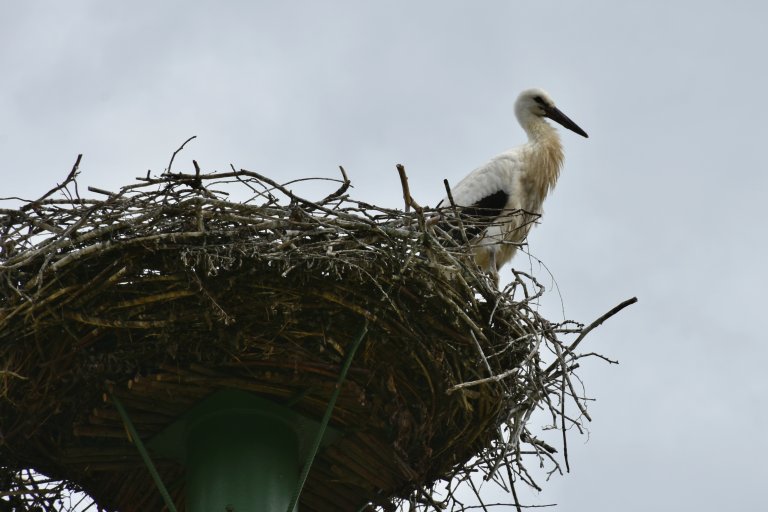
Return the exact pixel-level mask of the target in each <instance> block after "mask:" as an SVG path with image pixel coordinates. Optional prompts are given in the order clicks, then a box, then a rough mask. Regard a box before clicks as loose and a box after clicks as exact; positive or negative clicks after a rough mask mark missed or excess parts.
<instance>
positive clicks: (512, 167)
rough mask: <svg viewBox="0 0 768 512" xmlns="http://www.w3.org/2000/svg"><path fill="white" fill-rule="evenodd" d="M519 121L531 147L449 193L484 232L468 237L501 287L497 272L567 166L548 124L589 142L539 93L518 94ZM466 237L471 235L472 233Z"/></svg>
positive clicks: (494, 162)
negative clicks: (561, 170) (547, 119)
mask: <svg viewBox="0 0 768 512" xmlns="http://www.w3.org/2000/svg"><path fill="white" fill-rule="evenodd" d="M515 116H516V117H517V120H518V122H519V123H520V125H521V126H522V127H523V130H525V133H526V134H527V135H528V142H526V143H525V144H523V145H521V146H518V147H516V148H514V149H511V150H509V151H506V152H504V153H501V154H500V155H498V156H496V157H495V158H493V159H492V160H491V161H490V162H488V163H487V164H485V165H483V166H482V167H479V168H477V169H475V170H474V171H472V172H471V173H469V174H468V175H467V176H466V177H465V178H464V179H463V180H461V181H460V182H459V183H458V185H456V186H455V187H452V189H451V196H452V197H453V201H454V203H455V204H456V206H457V207H461V208H460V209H461V213H462V218H464V219H468V220H471V221H474V222H477V225H481V226H483V228H484V230H483V231H482V232H480V233H479V234H477V236H474V237H471V235H468V236H469V237H470V238H471V239H470V240H469V241H470V243H471V244H472V246H473V247H474V256H475V261H476V262H477V264H478V265H479V266H480V268H482V269H483V270H485V271H487V272H490V273H491V275H492V276H493V278H494V280H495V281H496V282H497V283H498V280H499V269H500V268H501V266H502V265H504V264H505V263H507V262H508V261H509V260H511V259H512V257H513V256H514V255H515V252H516V251H517V244H519V243H520V242H522V241H523V240H525V237H526V236H527V235H528V232H529V231H530V229H531V226H532V223H533V221H534V220H535V219H536V218H537V217H538V216H539V215H541V212H542V204H543V202H544V198H545V197H546V196H547V194H548V193H549V191H550V190H552V188H553V187H554V186H555V183H556V182H557V178H558V176H559V175H560V168H561V167H562V165H563V146H562V144H561V143H560V137H559V136H558V134H557V130H555V128H554V127H553V126H552V125H550V124H549V123H548V122H546V121H545V120H544V118H545V117H548V118H549V119H551V120H553V121H555V122H557V123H559V124H561V125H562V126H564V127H565V128H568V129H569V130H571V131H573V132H576V133H578V134H579V135H581V136H582V137H588V135H587V133H586V132H585V131H584V130H582V129H581V128H579V126H578V125H577V124H576V123H574V122H573V121H571V120H570V119H569V118H568V116H566V115H565V114H563V113H562V112H561V111H560V110H559V109H558V108H557V107H555V102H554V101H552V98H551V97H550V96H549V94H547V93H546V92H544V91H542V90H541V89H528V90H526V91H523V92H522V93H520V96H519V97H518V98H517V101H516V102H515ZM450 206H451V203H450V201H449V198H448V197H446V198H444V199H443V200H442V201H440V203H438V207H448V208H450ZM519 210H522V211H523V212H525V214H521V213H520V212H519ZM527 214H533V215H527ZM465 223H467V221H465ZM470 228H471V226H470ZM467 232H468V233H471V231H470V229H467Z"/></svg>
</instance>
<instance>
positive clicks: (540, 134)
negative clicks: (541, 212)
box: [525, 119, 563, 209]
mask: <svg viewBox="0 0 768 512" xmlns="http://www.w3.org/2000/svg"><path fill="white" fill-rule="evenodd" d="M536 121H538V122H534V123H530V124H529V125H528V126H527V127H526V130H525V131H526V132H527V134H528V145H529V147H530V151H529V158H530V167H528V168H529V169H530V170H531V172H530V173H529V176H528V177H527V180H526V181H528V185H529V186H530V187H531V190H530V192H531V193H532V194H533V197H535V202H537V203H539V206H540V203H541V202H542V201H544V198H545V197H546V196H547V194H548V193H549V192H550V191H551V190H552V189H553V188H554V187H555V183H557V178H558V177H559V176H560V169H561V168H562V165H563V145H562V144H561V143H560V136H559V135H558V134H557V130H555V128H554V127H553V126H551V125H550V124H549V123H547V122H546V121H544V120H543V119H537V120H536ZM537 209H538V208H537Z"/></svg>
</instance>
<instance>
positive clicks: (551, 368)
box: [544, 297, 637, 373]
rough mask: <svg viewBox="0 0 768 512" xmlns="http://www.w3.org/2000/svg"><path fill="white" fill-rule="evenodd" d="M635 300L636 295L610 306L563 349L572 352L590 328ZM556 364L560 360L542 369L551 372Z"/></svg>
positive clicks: (598, 324)
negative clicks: (612, 306) (610, 307)
mask: <svg viewBox="0 0 768 512" xmlns="http://www.w3.org/2000/svg"><path fill="white" fill-rule="evenodd" d="M635 302H637V297H632V298H631V299H627V300H625V301H624V302H622V303H621V304H619V305H618V306H616V307H614V308H612V309H611V310H610V311H608V312H607V313H605V314H604V315H603V316H601V317H600V318H598V319H597V320H595V321H594V322H592V323H591V324H589V325H588V326H587V327H585V328H584V329H582V330H581V334H579V336H578V337H577V338H576V340H575V341H574V342H573V343H571V344H570V345H569V346H568V347H566V349H565V350H566V352H573V350H574V349H575V348H576V347H577V346H579V343H581V342H582V340H584V338H585V337H586V335H587V334H589V333H590V331H592V329H594V328H595V327H598V326H600V325H601V324H602V323H603V322H605V321H606V320H608V319H609V318H611V317H612V316H613V315H615V314H616V313H618V312H619V311H621V310H622V309H624V308H626V307H627V306H631V305H632V304H634V303H635ZM558 364H560V361H555V362H553V363H552V364H550V365H549V366H548V367H547V369H546V370H544V373H550V372H552V370H554V369H555V367H556V366H557V365H558Z"/></svg>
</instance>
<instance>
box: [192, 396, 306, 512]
mask: <svg viewBox="0 0 768 512" xmlns="http://www.w3.org/2000/svg"><path fill="white" fill-rule="evenodd" d="M187 428H188V432H187V434H188V437H187V510H188V511H189V512H285V510H287V507H288V505H289V503H290V501H291V497H292V495H293V492H294V490H295V489H296V482H297V481H298V479H299V443H298V439H297V436H296V433H295V432H294V431H293V429H292V428H290V426H289V425H288V424H287V423H286V422H285V421H284V419H281V418H279V417H276V416H274V415H272V414H261V413H259V412H258V411H253V410H244V409H240V410H238V409H229V410H227V409H224V410H222V411H219V412H215V413H211V414H208V415H205V416H203V417H200V418H197V419H196V420H195V421H194V422H192V423H191V424H189V425H188V427H187ZM294 510H295V509H294Z"/></svg>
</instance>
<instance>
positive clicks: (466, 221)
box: [438, 190, 509, 241]
mask: <svg viewBox="0 0 768 512" xmlns="http://www.w3.org/2000/svg"><path fill="white" fill-rule="evenodd" d="M508 200H509V194H507V193H506V192H504V191H503V190H499V191H498V192H494V193H493V194H491V195H488V196H485V197H484V198H482V199H480V200H479V201H477V202H476V203H474V204H471V205H469V206H457V209H458V210H459V215H460V216H461V223H462V224H463V225H464V232H465V233H466V235H467V240H472V239H473V238H475V237H477V236H479V235H480V234H481V233H482V232H483V230H484V229H485V228H487V227H488V226H489V225H491V224H492V223H493V221H494V220H496V218H497V217H498V216H499V215H501V212H502V211H503V210H504V207H505V206H507V201H508ZM438 226H439V227H440V228H441V229H443V230H444V231H446V232H447V233H449V234H450V235H451V237H452V238H454V239H455V240H457V241H462V236H461V230H460V228H459V223H458V222H457V221H456V219H452V220H446V221H443V222H441V223H440V224H438Z"/></svg>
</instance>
